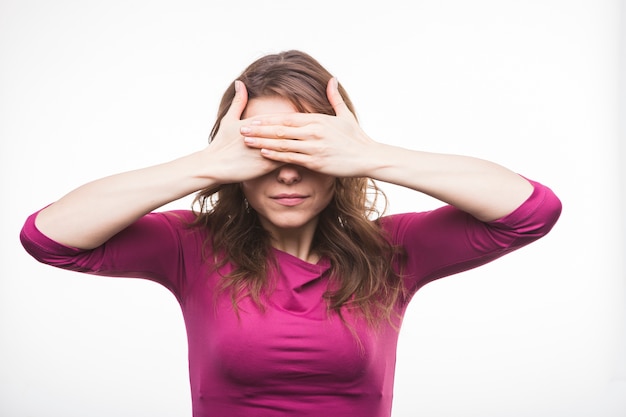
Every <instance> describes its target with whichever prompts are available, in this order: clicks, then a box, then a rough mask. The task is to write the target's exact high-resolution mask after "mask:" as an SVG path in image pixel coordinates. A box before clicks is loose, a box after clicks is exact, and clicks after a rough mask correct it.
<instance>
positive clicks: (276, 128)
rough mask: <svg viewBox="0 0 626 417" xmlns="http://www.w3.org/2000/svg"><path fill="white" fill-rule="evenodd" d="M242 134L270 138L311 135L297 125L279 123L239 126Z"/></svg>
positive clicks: (300, 137)
mask: <svg viewBox="0 0 626 417" xmlns="http://www.w3.org/2000/svg"><path fill="white" fill-rule="evenodd" d="M239 131H240V132H241V135H242V136H248V137H258V138H269V139H296V140H302V139H307V138H309V137H310V136H311V134H310V133H308V132H307V130H305V129H303V128H297V127H288V126H285V125H282V124H278V125H271V126H267V125H254V124H253V125H251V126H242V127H241V128H239Z"/></svg>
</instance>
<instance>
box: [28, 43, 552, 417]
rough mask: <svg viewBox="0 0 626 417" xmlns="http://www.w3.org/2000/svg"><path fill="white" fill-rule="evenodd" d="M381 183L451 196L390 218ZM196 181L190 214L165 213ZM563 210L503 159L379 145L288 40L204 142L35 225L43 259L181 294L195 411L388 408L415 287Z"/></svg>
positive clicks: (539, 230)
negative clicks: (383, 207)
mask: <svg viewBox="0 0 626 417" xmlns="http://www.w3.org/2000/svg"><path fill="white" fill-rule="evenodd" d="M372 179H373V180H379V181H385V182H389V183H393V184H397V185H400V186H404V187H408V188H411V189H413V190H415V191H417V192H421V193H426V194H428V195H430V196H433V197H435V198H437V199H439V200H441V201H443V202H444V203H446V204H445V205H443V206H442V207H441V208H439V209H437V210H433V211H430V212H416V213H407V214H397V215H393V216H387V217H380V216H378V214H377V211H376V205H375V204H376V203H375V197H376V196H377V195H378V194H379V190H378V189H377V188H376V185H375V183H373V181H372ZM195 192H198V194H197V197H196V203H197V205H195V207H196V208H197V209H196V210H194V211H185V210H180V211H170V212H153V211H154V210H156V209H158V208H159V207H161V206H163V205H164V204H166V203H168V202H171V201H174V200H176V199H178V198H180V197H183V196H186V195H189V194H191V193H195ZM560 210H561V205H560V202H559V200H558V199H557V197H556V196H555V195H554V194H553V193H552V192H551V191H550V190H549V189H548V188H547V187H545V186H543V185H541V184H539V183H537V182H533V181H530V180H527V179H525V178H523V177H521V176H520V175H518V174H516V173H513V172H511V171H509V170H508V169H506V168H503V167H502V166H499V165H497V164H494V163H491V162H488V161H484V160H480V159H475V158H471V157H465V156H457V155H442V154H433V153H426V152H420V151H416V150H409V149H404V148H399V147H395V146H390V145H385V144H382V143H380V142H377V141H374V140H373V139H372V138H370V137H369V136H367V134H365V132H363V130H361V128H360V127H359V124H358V122H357V120H356V118H355V116H354V111H353V107H352V104H351V102H350V101H349V99H348V96H347V94H346V92H345V91H344V90H343V88H342V87H341V86H340V85H339V84H338V83H337V80H336V79H335V78H333V77H332V76H331V74H330V73H329V72H328V71H326V70H325V69H324V68H323V67H322V66H321V65H320V64H319V63H318V62H317V61H315V60H314V59H313V58H311V57H310V56H308V55H306V54H304V53H302V52H299V51H288V52H284V53H280V54H276V55H269V56H266V57H263V58H261V59H259V60H258V61H256V62H254V63H253V64H251V65H250V66H249V67H248V68H247V69H246V70H245V71H244V72H243V73H242V74H241V75H240V76H239V77H238V79H237V81H235V82H234V83H233V84H232V85H231V86H230V87H229V88H228V89H227V91H226V93H225V94H224V96H223V98H222V102H221V105H220V109H219V114H218V117H217V122H216V124H215V126H214V127H213V130H212V132H211V141H210V144H209V146H208V147H206V148H205V149H203V150H201V151H199V152H196V153H193V154H191V155H188V156H184V157H182V158H179V159H176V160H173V161H171V162H167V163H164V164H161V165H157V166H153V167H149V168H144V169H139V170H136V171H131V172H126V173H122V174H118V175H114V176H111V177H107V178H103V179H100V180H97V181H94V182H92V183H89V184H86V185H83V186H82V187H80V188H78V189H76V190H74V191H72V192H71V193H69V194H68V195H66V196H65V197H63V198H61V199H60V200H58V201H57V202H55V203H53V204H51V205H49V206H47V207H46V208H44V209H43V210H41V211H39V212H38V213H35V214H33V215H31V216H30V217H29V218H28V220H27V221H26V224H25V225H24V228H23V230H22V235H21V238H22V242H23V245H24V247H25V248H26V250H27V251H28V252H29V253H31V254H32V255H33V256H34V257H35V258H36V259H38V260H39V261H41V262H45V263H48V264H50V265H54V266H57V267H62V268H67V269H71V270H78V271H83V272H87V273H92V274H99V275H107V276H128V277H140V278H146V279H150V280H154V281H157V282H159V283H161V284H163V285H164V286H166V287H167V288H168V289H170V290H171V291H172V293H173V294H174V295H175V296H176V298H177V300H178V301H179V303H180V306H181V309H182V311H183V315H184V320H185V324H186V328H187V335H188V342H189V343H188V344H189V373H190V380H191V392H192V397H193V398H192V404H193V415H194V416H195V417H208V416H220V417H221V416H301V417H304V416H319V415H339V416H361V417H367V416H372V417H383V416H389V415H390V413H391V402H392V391H393V378H394V367H395V355H396V343H397V340H398V331H399V328H400V324H401V320H402V316H403V314H404V312H405V309H406V307H407V305H408V303H409V301H410V300H411V298H412V296H413V295H414V294H415V292H416V291H417V290H418V289H419V288H420V287H422V286H423V285H424V284H426V283H428V282H430V281H432V280H434V279H437V278H441V277H444V276H447V275H451V274H454V273H458V272H461V271H464V270H467V269H470V268H474V267H476V266H479V265H482V264H484V263H486V262H489V261H491V260H494V259H495V258H498V257H500V256H502V255H504V254H506V253H508V252H511V251H513V250H515V249H518V248H520V247H522V246H524V245H526V244H528V243H530V242H532V241H534V240H536V239H538V238H540V237H541V236H543V235H545V234H546V233H547V232H548V231H549V230H550V229H551V228H552V226H553V225H554V223H555V222H556V221H557V219H558V216H559V214H560Z"/></svg>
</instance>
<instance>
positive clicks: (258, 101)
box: [241, 97, 297, 119]
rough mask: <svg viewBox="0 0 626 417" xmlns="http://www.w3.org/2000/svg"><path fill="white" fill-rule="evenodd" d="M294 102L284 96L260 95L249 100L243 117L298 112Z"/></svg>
mask: <svg viewBox="0 0 626 417" xmlns="http://www.w3.org/2000/svg"><path fill="white" fill-rule="evenodd" d="M296 112H297V110H296V108H295V107H294V105H293V104H291V102H290V101H289V100H287V99H284V98H282V97H258V98H253V99H252V100H250V101H248V105H247V106H246V110H245V111H244V112H243V114H242V117H241V118H242V119H246V118H248V117H254V116H258V115H260V114H272V113H296Z"/></svg>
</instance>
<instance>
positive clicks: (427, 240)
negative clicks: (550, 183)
mask: <svg viewBox="0 0 626 417" xmlns="http://www.w3.org/2000/svg"><path fill="white" fill-rule="evenodd" d="M531 183H532V184H533V187H534V190H533V193H532V194H531V196H530V197H528V199H527V200H526V201H525V202H524V203H522V204H521V205H520V206H519V207H518V208H517V209H516V210H514V211H513V212H512V213H510V214H508V215H507V216H505V217H503V218H500V219H498V220H495V221H492V222H487V223H484V222H481V221H479V220H477V219H476V218H474V217H472V216H471V215H469V214H467V213H465V212H463V211H461V210H458V209H456V208H454V207H452V206H443V207H441V208H438V209H436V210H432V211H428V212H422V213H407V214H398V215H393V216H389V217H387V218H385V219H383V220H384V221H383V226H384V227H385V228H386V229H387V231H388V233H389V236H390V239H391V241H392V242H393V243H394V244H396V245H399V246H401V247H402V248H403V249H404V250H405V252H406V258H405V262H406V263H405V265H404V267H403V268H402V270H403V275H404V276H405V282H406V285H407V289H408V291H409V294H410V295H412V294H414V293H415V292H416V291H417V290H418V289H419V288H420V287H422V286H423V285H425V284H427V283H428V282H431V281H433V280H435V279H438V278H442V277H445V276H448V275H452V274H456V273H459V272H462V271H465V270H468V269H472V268H475V267H477V266H480V265H483V264H485V263H487V262H490V261H492V260H494V259H497V258H499V257H501V256H503V255H505V254H507V253H509V252H512V251H514V250H516V249H519V248H521V247H523V246H525V245H527V244H529V243H531V242H533V241H535V240H537V239H539V238H541V237H542V236H544V235H546V234H547V233H548V232H549V231H550V230H551V229H552V227H553V226H554V224H555V223H556V221H557V220H558V218H559V216H560V213H561V202H560V200H559V199H558V198H557V197H556V195H555V194H554V193H553V192H552V191H551V190H550V189H549V188H548V187H546V186H544V185H541V184H539V183H537V182H534V181H531Z"/></svg>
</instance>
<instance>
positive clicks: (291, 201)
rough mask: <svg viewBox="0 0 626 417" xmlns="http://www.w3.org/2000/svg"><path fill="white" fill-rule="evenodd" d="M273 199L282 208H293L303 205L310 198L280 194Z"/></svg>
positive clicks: (300, 195)
mask: <svg viewBox="0 0 626 417" xmlns="http://www.w3.org/2000/svg"><path fill="white" fill-rule="evenodd" d="M271 198H272V200H274V201H276V202H277V203H278V204H280V205H282V206H287V207H293V206H297V205H298V204H300V203H302V202H303V201H304V200H306V199H307V198H308V196H306V195H303V194H278V195H275V196H273V197H271Z"/></svg>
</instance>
